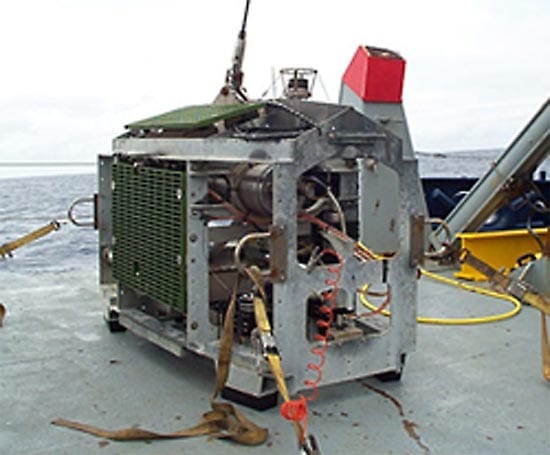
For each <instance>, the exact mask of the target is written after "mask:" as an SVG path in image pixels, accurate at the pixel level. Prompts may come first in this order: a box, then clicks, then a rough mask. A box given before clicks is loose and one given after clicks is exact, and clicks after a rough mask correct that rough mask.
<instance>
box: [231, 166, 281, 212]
mask: <svg viewBox="0 0 550 455" xmlns="http://www.w3.org/2000/svg"><path fill="white" fill-rule="evenodd" d="M237 196H238V197H239V201H240V202H241V204H242V205H243V206H244V207H245V208H246V210H247V211H249V212H251V213H253V214H255V215H261V216H269V215H271V214H272V213H273V167H272V166H271V165H270V164H256V165H254V166H252V167H250V168H248V169H247V170H246V171H244V172H243V173H242V174H241V176H240V179H239V182H238V185H237Z"/></svg>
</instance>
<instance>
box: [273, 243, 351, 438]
mask: <svg viewBox="0 0 550 455" xmlns="http://www.w3.org/2000/svg"><path fill="white" fill-rule="evenodd" d="M325 255H331V256H333V257H334V258H336V260H337V263H336V264H335V265H331V266H329V267H328V271H329V273H330V274H331V275H332V276H331V277H330V278H327V279H326V280H325V284H326V285H327V286H329V289H328V290H327V291H325V292H324V293H323V297H324V303H323V305H321V306H320V307H319V311H320V312H321V315H322V316H321V318H319V319H318V320H317V321H316V325H317V327H318V328H319V333H316V334H315V337H314V338H315V340H316V341H319V342H320V343H321V344H320V346H315V347H313V348H312V349H311V353H312V354H313V355H315V356H316V357H317V362H316V363H313V362H311V363H308V364H307V368H308V369H309V370H310V371H312V372H314V373H315V378H314V379H306V380H305V381H304V385H306V386H307V387H309V389H310V390H311V394H310V395H309V396H307V397H306V396H304V395H300V396H299V397H298V398H297V399H295V400H290V401H286V402H284V403H283V404H282V405H281V415H282V416H283V417H284V418H285V419H287V420H293V421H297V422H300V423H301V425H302V438H303V439H304V440H305V436H306V433H307V415H308V414H307V402H308V401H313V400H315V398H317V396H318V395H319V384H320V383H321V380H322V379H323V366H324V365H325V362H326V352H327V349H328V339H329V336H330V328H331V326H332V323H333V322H334V308H336V303H337V298H338V291H339V284H340V278H341V276H342V269H343V267H344V261H343V258H342V256H341V255H340V254H338V253H337V252H336V251H335V250H333V249H325V250H323V251H322V252H321V255H320V256H321V257H322V256H325ZM302 442H304V441H302Z"/></svg>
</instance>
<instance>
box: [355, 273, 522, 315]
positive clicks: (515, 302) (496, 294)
mask: <svg viewBox="0 0 550 455" xmlns="http://www.w3.org/2000/svg"><path fill="white" fill-rule="evenodd" d="M419 270H420V273H421V274H422V275H424V276H426V277H428V278H431V279H433V280H436V281H439V282H441V283H445V284H448V285H451V286H456V287H458V288H460V289H463V290H466V291H470V292H475V293H477V294H481V295H485V296H488V297H494V298H496V299H500V300H507V301H508V302H511V303H512V304H513V305H514V308H512V309H511V310H510V311H507V312H505V313H500V314H496V315H491V316H482V317H475V318H433V317H425V316H418V317H417V318H416V321H417V322H418V323H420V324H432V325H475V324H487V323H491V322H498V321H504V320H506V319H510V318H511V317H513V316H515V315H516V314H518V313H519V312H520V311H521V302H520V301H519V300H518V299H516V298H514V297H512V296H510V295H507V294H502V293H499V292H495V291H491V290H489V289H484V288H481V287H478V286H472V285H470V284H466V283H462V282H460V281H456V280H452V279H450V278H447V277H444V276H441V275H438V274H436V273H433V272H429V271H428V270H425V269H419ZM368 287H369V285H368V284H366V285H364V286H363V287H362V288H361V290H360V293H359V298H360V300H361V303H362V304H363V306H365V307H366V308H368V309H369V310H372V311H378V312H379V313H381V314H383V315H384V316H388V317H389V316H391V312H390V311H389V310H385V309H384V310H381V311H379V310H380V307H376V306H375V305H373V304H372V303H370V302H369V301H368V299H367V297H366V293H367V292H366V291H367V290H368Z"/></svg>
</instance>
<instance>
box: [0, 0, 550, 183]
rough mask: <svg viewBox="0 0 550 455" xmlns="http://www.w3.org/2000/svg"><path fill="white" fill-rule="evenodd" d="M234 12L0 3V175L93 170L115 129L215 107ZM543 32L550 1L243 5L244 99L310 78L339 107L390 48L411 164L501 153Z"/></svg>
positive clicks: (263, 0) (529, 106) (216, 6)
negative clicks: (282, 72)
mask: <svg viewBox="0 0 550 455" xmlns="http://www.w3.org/2000/svg"><path fill="white" fill-rule="evenodd" d="M244 4H245V1H244V0H224V1H222V0H200V1H193V2H191V1H184V0H179V1H178V0H18V1H7V0H0V6H1V11H2V13H1V15H0V56H1V62H2V65H1V67H0V106H1V109H0V162H5V161H57V160H59V161H78V162H94V161H95V160H96V156H97V155H98V154H100V153H109V151H110V144H111V140H112V138H113V137H115V136H116V135H118V134H120V133H122V132H123V126H124V125H125V124H127V123H130V122H132V121H135V120H139V119H142V118H145V117H150V116H152V115H156V114H160V113H162V112H165V111H168V110H172V109H175V108H177V107H182V106H185V105H191V104H202V103H208V102H211V101H212V100H213V98H214V97H215V96H216V94H217V92H218V91H219V89H220V88H221V86H222V83H223V80H224V76H225V71H226V69H227V67H228V66H229V63H230V59H231V56H232V53H233V48H234V44H235V39H236V36H237V32H238V29H239V27H240V22H241V18H242V14H243V8H244ZM549 23H550V1H548V0H523V1H517V0H462V1H456V0H455V1H448V0H437V1H436V0H415V1H411V0H408V1H407V0H385V1H380V0H378V1H369V0H361V1H352V0H339V1H328V0H327V1H318V0H301V1H300V0H277V1H267V0H252V2H251V6H250V15H249V20H248V43H247V49H246V55H245V61H244V72H245V80H244V86H245V87H246V88H247V90H248V94H249V96H250V97H251V98H257V97H260V96H261V94H262V93H263V92H265V90H266V89H267V88H268V87H269V86H270V85H271V80H272V73H273V71H274V70H277V71H278V70H279V69H280V68H282V67H289V66H307V67H314V68H316V69H318V70H319V73H320V77H321V79H322V82H323V84H324V86H325V87H326V89H327V92H328V95H329V101H331V102H337V101H338V91H339V87H340V79H341V77H342V74H343V72H344V71H345V69H346V67H347V65H348V63H349V61H350V59H351V57H352V56H353V54H354V52H355V50H356V49H357V47H358V46H359V45H372V46H380V47H386V48H389V49H392V50H395V51H397V52H399V53H400V54H401V55H402V56H403V57H404V58H405V59H406V61H407V70H406V71H407V72H406V76H405V88H404V95H403V101H404V106H405V110H406V113H407V117H408V121H409V128H410V131H411V135H412V139H413V143H414V147H415V149H416V150H421V151H434V152H435V151H454V150H466V149H483V148H503V147H505V146H506V145H507V144H508V143H510V142H511V141H512V139H513V138H514V137H515V135H516V134H517V133H518V132H519V131H520V130H521V128H522V127H523V126H524V125H525V124H526V123H527V121H528V120H529V119H530V118H531V116H532V115H533V114H534V113H535V112H536V110H537V109H538V108H539V107H540V106H541V105H542V104H543V102H544V101H545V100H546V99H547V98H548V96H550V50H549V49H550V48H549V47H548V43H550V27H549V26H548V24H549ZM317 88H318V90H317V92H316V93H315V98H316V99H319V100H323V101H326V95H325V93H324V91H323V90H321V89H320V85H318V87H317ZM10 172H12V171H10Z"/></svg>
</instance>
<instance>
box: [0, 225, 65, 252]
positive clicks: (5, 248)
mask: <svg viewBox="0 0 550 455" xmlns="http://www.w3.org/2000/svg"><path fill="white" fill-rule="evenodd" d="M59 227H60V225H59V223H58V222H57V221H52V222H50V223H48V224H46V226H42V227H41V228H39V229H37V230H36V231H32V232H31V233H29V234H27V235H24V236H23V237H20V238H18V239H16V240H13V241H11V242H8V243H4V244H3V245H0V256H2V257H6V256H10V255H11V252H12V251H13V250H16V249H17V248H20V247H22V246H24V245H26V244H28V243H31V242H33V241H35V240H37V239H39V238H40V237H44V236H45V235H47V234H49V233H50V232H52V231H57V230H58V229H59Z"/></svg>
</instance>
